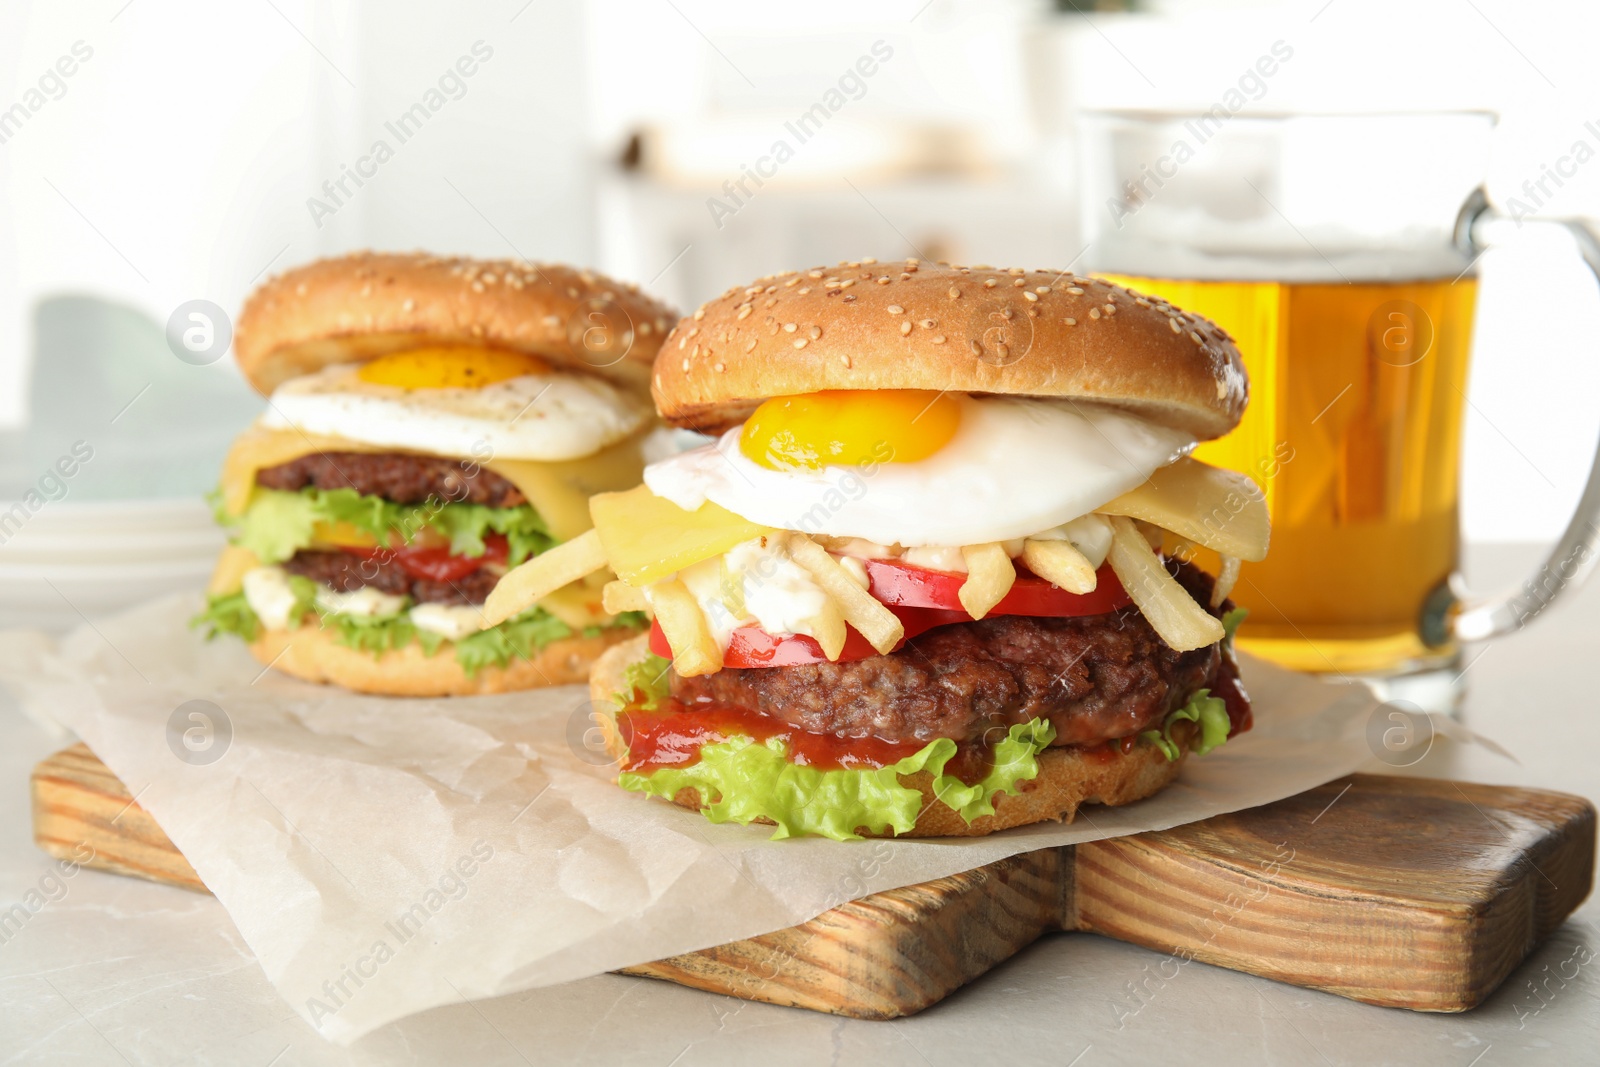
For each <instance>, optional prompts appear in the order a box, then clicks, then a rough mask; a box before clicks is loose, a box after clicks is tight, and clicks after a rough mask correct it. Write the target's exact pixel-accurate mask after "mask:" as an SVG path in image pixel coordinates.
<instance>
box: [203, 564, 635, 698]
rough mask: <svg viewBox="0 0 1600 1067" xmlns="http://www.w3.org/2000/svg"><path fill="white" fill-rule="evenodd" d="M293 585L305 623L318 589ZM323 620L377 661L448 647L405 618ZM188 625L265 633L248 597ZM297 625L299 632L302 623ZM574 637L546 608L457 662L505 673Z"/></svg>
mask: <svg viewBox="0 0 1600 1067" xmlns="http://www.w3.org/2000/svg"><path fill="white" fill-rule="evenodd" d="M289 582H290V585H291V586H292V587H293V588H294V590H295V592H296V594H297V596H298V597H299V598H300V600H301V601H302V604H303V606H302V607H301V608H299V609H297V610H296V611H295V612H294V613H293V617H294V618H295V619H300V618H302V617H303V616H304V615H305V613H306V612H308V611H311V610H313V608H314V606H315V598H316V583H315V582H312V581H311V580H310V579H309V578H303V577H301V576H300V575H291V576H290V578H289ZM302 582H303V583H305V584H304V587H303V588H302V586H301V585H300V583H302ZM318 615H319V617H320V618H321V621H322V625H323V626H327V627H332V628H333V629H334V630H335V631H337V640H338V641H339V643H340V644H342V645H346V646H348V647H350V648H354V649H359V650H361V651H363V652H371V653H372V654H373V655H374V656H381V655H382V654H383V653H385V652H387V651H389V650H390V649H397V648H404V647H405V646H406V645H408V644H410V643H411V642H413V641H415V642H416V643H417V644H419V645H421V646H422V650H423V651H424V652H426V653H427V654H428V655H430V656H431V655H433V654H434V653H435V652H437V651H439V649H440V648H442V647H443V646H444V645H445V644H446V639H445V638H444V637H442V636H440V635H439V634H436V633H432V632H431V631H428V630H423V629H419V628H418V627H417V625H416V624H415V623H413V622H412V621H411V619H410V618H409V617H407V616H406V614H405V613H404V612H401V613H400V614H398V615H386V616H382V617H378V618H361V617H358V616H354V615H335V614H332V613H329V612H322V611H318ZM189 624H190V625H191V626H206V627H208V628H209V632H208V633H207V634H206V637H207V639H208V640H209V639H211V638H213V637H216V636H217V634H221V633H226V634H236V635H238V636H239V637H242V638H244V639H245V640H246V641H253V640H255V638H256V635H257V634H258V633H260V632H261V620H260V619H258V618H257V617H256V613H255V612H254V611H252V610H251V609H250V604H249V603H248V602H247V601H246V600H245V598H244V593H243V592H238V593H231V594H229V595H227V596H213V597H210V598H209V599H208V601H207V604H206V609H205V610H204V611H202V612H201V613H200V614H198V615H196V616H195V617H194V618H193V619H191V620H190V623H189ZM293 625H295V626H298V625H299V623H298V622H296V623H294V624H293ZM612 625H614V626H625V627H628V628H629V629H640V628H641V627H642V626H643V625H644V616H643V615H642V614H640V613H639V612H625V613H624V614H622V615H618V616H617V617H616V620H615V621H614V622H613V624H612ZM602 629H603V627H599V626H588V627H585V628H584V631H583V633H584V636H586V637H592V636H594V635H597V634H599V633H600V632H601V630H602ZM570 636H572V628H571V627H570V626H568V625H567V624H566V623H564V622H562V621H561V620H560V619H558V618H556V617H555V616H554V615H551V614H550V613H549V612H547V611H545V610H544V609H543V608H537V607H536V608H532V609H530V610H529V611H525V612H523V613H522V614H521V615H517V616H514V617H512V618H510V619H507V620H506V621H505V622H503V623H501V624H500V625H498V626H493V627H490V628H489V629H487V630H483V631H480V632H478V633H475V634H469V635H468V636H466V637H463V638H462V639H461V640H460V641H457V642H455V657H456V662H457V663H459V664H461V669H462V670H464V671H465V672H466V673H467V677H469V678H470V677H473V676H474V675H476V674H477V673H478V672H479V671H481V670H483V669H484V668H485V667H488V666H495V667H505V666H507V665H509V664H510V663H511V661H512V660H513V659H517V658H521V659H531V658H533V656H534V655H535V654H536V653H537V652H539V651H540V650H541V649H543V648H544V647H545V646H546V645H548V644H550V643H551V642H552V641H559V640H561V639H562V638H564V637H570Z"/></svg>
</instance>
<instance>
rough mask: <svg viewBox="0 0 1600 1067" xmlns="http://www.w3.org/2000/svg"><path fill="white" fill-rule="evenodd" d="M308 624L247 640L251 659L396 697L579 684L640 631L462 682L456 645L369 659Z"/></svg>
mask: <svg viewBox="0 0 1600 1067" xmlns="http://www.w3.org/2000/svg"><path fill="white" fill-rule="evenodd" d="M306 622H307V624H306V625H304V626H301V627H300V628H299V629H297V630H267V631H264V632H262V633H261V634H259V635H258V636H257V637H256V639H255V640H254V641H251V642H250V646H249V647H250V654H251V655H252V656H254V657H255V658H256V659H257V660H258V661H260V662H261V663H262V664H265V665H266V666H268V667H272V668H273V669H275V670H280V671H282V672H283V673H285V674H289V675H293V676H294V677H296V678H301V679H304V680H305V681H308V682H323V683H328V684H331V685H337V686H343V687H344V688H346V689H353V690H355V691H356V692H358V693H379V694H382V695H384V696H397V697H443V696H477V695H479V694H482V693H510V692H515V691H517V690H520V689H538V688H540V687H541V686H547V685H573V684H577V683H581V682H582V681H583V680H584V679H585V678H587V677H588V675H589V669H590V666H591V665H592V664H593V663H594V662H595V660H596V659H598V658H599V657H600V655H601V654H602V653H603V652H605V651H606V649H608V648H610V647H611V646H613V645H615V644H617V643H618V642H621V641H626V640H628V639H630V638H632V637H633V636H634V635H635V634H637V633H638V632H639V631H637V630H635V629H632V628H629V627H622V626H608V627H606V628H605V629H603V630H601V631H600V632H599V633H597V634H595V635H594V636H593V637H583V636H579V635H575V636H573V637H567V638H563V639H561V640H559V641H552V642H550V643H549V644H547V645H545V646H544V648H542V649H540V650H539V652H538V654H537V655H535V656H534V657H533V658H532V659H514V660H512V661H511V662H510V663H508V664H507V665H506V666H504V667H485V668H484V669H482V670H480V671H478V672H477V673H476V674H474V675H472V676H471V677H468V676H467V672H466V671H464V670H462V669H461V664H460V663H458V662H457V661H456V656H455V646H453V645H451V644H449V643H446V644H444V645H441V646H440V647H439V649H438V651H436V652H434V653H433V654H432V655H429V654H428V653H427V652H424V651H423V649H422V646H421V645H418V644H416V643H415V642H413V643H411V644H408V645H403V646H401V647H400V648H395V649H389V650H387V651H385V652H383V653H381V654H379V655H373V654H372V653H371V652H363V651H362V650H360V649H356V648H351V647H349V646H348V645H342V644H340V643H339V641H338V638H337V635H336V634H335V632H334V631H333V630H330V629H324V628H322V627H319V626H317V625H316V623H315V621H314V618H310V617H308V619H307V621H306Z"/></svg>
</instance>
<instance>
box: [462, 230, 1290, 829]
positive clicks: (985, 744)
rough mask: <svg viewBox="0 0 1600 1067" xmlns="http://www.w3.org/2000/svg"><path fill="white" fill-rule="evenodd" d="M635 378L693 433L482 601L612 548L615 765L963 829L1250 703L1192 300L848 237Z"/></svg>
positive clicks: (1235, 559)
mask: <svg viewBox="0 0 1600 1067" xmlns="http://www.w3.org/2000/svg"><path fill="white" fill-rule="evenodd" d="M652 387H653V392H654V397H655V402H656V405H657V409H658V411H659V413H660V414H661V416H662V417H663V418H664V419H665V420H666V421H667V422H668V423H670V424H672V425H675V426H678V427H683V428H687V429H691V430H698V431H701V432H703V433H706V434H710V435H714V438H715V439H714V440H713V441H712V442H711V443H709V444H706V445H704V446H703V447H700V448H696V449H694V450H691V451H686V452H682V453H679V454H677V455H674V456H671V457H669V458H665V459H662V460H660V461H658V462H655V463H652V464H651V465H650V466H648V467H646V469H645V472H644V478H643V485H641V486H639V487H636V488H634V489H631V490H629V491H627V492H622V493H606V494H600V495H597V496H596V497H594V499H593V500H591V502H590V511H591V514H592V517H593V519H594V529H593V530H592V531H591V532H589V533H587V534H585V535H584V536H583V537H581V538H578V539H575V540H573V541H570V542H568V543H567V544H565V545H562V546H560V547H558V548H556V549H554V550H553V551H551V552H550V553H547V554H546V555H545V556H543V557H539V558H537V559H534V560H532V561H530V562H528V563H525V564H523V565H522V566H521V567H519V568H517V569H516V570H513V571H512V572H511V573H510V574H509V575H508V576H507V577H506V579H505V580H504V581H503V582H502V583H501V584H500V585H499V586H498V587H496V589H495V590H494V592H493V593H491V595H490V597H489V600H488V604H487V605H486V614H487V616H488V618H489V619H491V620H492V619H495V618H499V617H502V616H506V615H507V614H508V613H510V612H515V611H519V610H525V605H527V604H530V603H537V602H539V598H540V597H541V596H544V595H546V594H547V593H548V592H549V591H551V590H556V589H559V588H562V587H564V586H565V585H567V584H568V583H570V582H572V581H574V580H575V579H578V578H581V577H582V576H584V575H587V574H589V573H592V572H602V573H604V572H614V573H615V575H616V578H615V580H614V581H612V582H610V583H609V584H608V585H607V586H606V587H605V588H604V590H603V603H604V606H605V607H607V608H608V609H610V610H616V611H622V610H637V611H646V612H649V613H650V614H651V615H652V616H653V622H652V625H651V629H650V632H649V633H648V634H647V635H641V636H640V637H639V638H636V639H634V640H631V641H629V642H627V643H624V644H621V645H619V646H617V647H616V648H614V649H611V650H610V651H608V652H607V653H606V654H605V655H604V656H602V657H601V658H600V660H599V662H598V663H597V664H596V665H595V669H594V671H593V673H592V675H591V679H590V688H591V693H592V695H593V698H594V703H595V706H596V708H597V709H598V711H597V714H599V716H600V719H601V726H602V729H603V733H604V737H605V742H606V747H607V750H608V751H609V753H610V755H611V756H612V757H613V758H615V759H616V761H617V763H618V768H619V772H620V773H619V774H618V782H619V784H620V785H622V787H623V788H625V789H629V790H633V791H636V792H639V793H643V794H646V795H649V796H654V797H660V798H663V799H666V800H670V801H673V802H675V803H677V804H679V805H682V806H684V807H688V808H693V809H698V810H700V811H702V812H704V813H705V815H706V816H708V817H709V818H710V819H711V820H712V821H715V822H724V821H732V822H739V823H751V822H760V823H770V824H773V825H775V826H776V827H777V829H776V831H775V834H774V836H777V837H789V836H796V835H801V834H820V835H825V836H827V837H832V838H836V839H847V838H852V837H855V836H859V835H865V834H870V835H884V834H896V835H914V836H931V835H973V834H986V833H990V832H993V831H996V830H1001V829H1005V828H1008V827H1013V826H1019V825H1023V824H1026V823H1033V822H1038V821H1041V820H1052V819H1053V820H1061V819H1071V818H1072V817H1073V816H1074V814H1075V813H1076V811H1077V809H1078V807H1079V806H1080V805H1082V804H1085V803H1090V802H1095V803H1101V804H1125V803H1128V802H1131V801H1134V800H1138V799H1140V798H1142V797H1146V796H1149V795H1151V794H1153V793H1155V792H1156V791H1158V790H1160V789H1161V788H1163V787H1164V786H1165V785H1167V784H1168V783H1169V782H1171V781H1172V780H1173V779H1174V778H1175V777H1176V776H1177V775H1178V772H1179V768H1180V767H1181V766H1182V764H1183V761H1184V759H1185V758H1186V757H1187V756H1188V755H1189V754H1195V755H1203V754H1204V753H1206V752H1208V751H1210V750H1211V749H1213V748H1215V747H1216V746H1218V745H1220V744H1222V743H1224V742H1225V741H1226V740H1227V739H1228V738H1229V737H1230V736H1233V735H1234V734H1237V733H1239V732H1240V731H1242V730H1245V729H1248V728H1249V726H1250V723H1251V712H1250V706H1249V702H1248V700H1247V697H1246V694H1245V691H1244V689H1243V688H1242V687H1241V685H1240V683H1239V674H1238V667H1237V664H1236V662H1235V659H1234V655H1233V651H1232V647H1231V645H1232V630H1233V628H1234V627H1235V626H1236V625H1237V624H1238V621H1239V620H1240V618H1241V617H1242V613H1241V612H1239V611H1236V610H1235V609H1234V606H1233V604H1232V602H1231V601H1230V600H1229V593H1230V591H1231V588H1232V586H1233V584H1234V582H1235V580H1236V579H1237V577H1238V574H1239V568H1240V563H1241V561H1242V560H1258V559H1261V558H1262V557H1263V556H1264V555H1265V554H1266V550H1267V540H1268V533H1269V530H1268V520H1267V510H1266V506H1265V501H1264V499H1263V496H1262V493H1261V491H1260V490H1259V489H1258V488H1257V487H1256V485H1255V484H1254V483H1253V482H1251V481H1250V480H1249V479H1248V478H1246V477H1244V476H1242V475H1240V474H1236V473H1233V472H1230V471H1225V470H1219V469H1217V468H1214V467H1210V466H1208V465H1206V464H1205V463H1202V462H1200V461H1198V460H1196V459H1194V458H1192V457H1191V456H1190V452H1191V451H1192V450H1193V449H1194V447H1195V445H1196V444H1197V443H1198V442H1199V441H1201V440H1204V439H1208V438H1214V437H1218V436H1220V435H1222V434H1224V433H1227V432H1228V431H1229V430H1230V429H1231V428H1233V427H1234V426H1235V425H1236V424H1237V423H1238V421H1239V418H1240V416H1241V414H1242V412H1243V410H1244V406H1245V402H1246V398H1247V393H1248V383H1247V379H1246V377H1245V373H1244V371H1243V369H1242V367H1241V363H1240V359H1239V352H1238V350H1237V348H1236V347H1235V345H1234V343H1233V342H1232V340H1231V339H1230V338H1229V337H1228V336H1227V335H1226V334H1225V333H1223V332H1222V331H1221V330H1219V329H1218V328H1217V327H1215V326H1214V325H1212V324H1211V323H1209V322H1207V321H1206V320H1204V319H1202V318H1199V317H1198V316H1195V315H1191V314H1187V313H1185V312H1183V311H1180V310H1178V309H1177V308H1175V307H1172V306H1171V305H1170V304H1168V303H1166V302H1164V301H1162V300H1160V299H1157V298H1155V297H1147V296H1143V295H1141V294H1139V293H1136V292H1134V291H1132V290H1129V289H1126V288H1123V287H1120V286H1117V285H1113V284H1110V283H1107V282H1105V281H1101V280H1097V279H1094V278H1087V277H1078V276H1075V275H1073V274H1071V273H1070V272H1054V271H1025V270H1021V269H1012V270H996V269H991V268H987V267H972V268H967V267H957V266H950V265H947V264H939V265H937V266H933V265H926V264H922V263H919V262H918V261H916V260H910V261H907V262H905V263H904V264H896V265H893V266H888V265H883V264H879V263H877V262H875V261H873V260H862V261H860V262H851V263H843V264H840V265H839V266H837V267H833V268H817V269H815V270H810V271H802V272H798V273H789V274H781V275H774V276H771V277H767V278H763V279H761V280H759V281H757V282H754V283H753V284H751V285H749V286H746V287H740V288H735V289H730V290H729V291H728V292H726V293H724V294H722V296H720V297H718V298H717V299H715V300H712V301H710V302H709V303H707V304H706V305H704V306H703V307H701V308H700V309H699V310H698V311H696V312H695V313H694V315H693V316H692V317H691V318H688V319H685V320H683V321H682V322H680V323H679V324H678V325H677V327H676V328H675V329H674V330H673V332H672V333H671V334H670V335H669V336H668V337H667V338H666V341H665V343H664V344H663V346H662V349H661V352H660V354H659V355H658V356H657V359H656V363H655V368H654V374H653V378H652ZM1205 564H1208V565H1209V568H1210V569H1207V566H1205Z"/></svg>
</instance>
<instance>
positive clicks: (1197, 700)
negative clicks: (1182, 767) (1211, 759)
mask: <svg viewBox="0 0 1600 1067" xmlns="http://www.w3.org/2000/svg"><path fill="white" fill-rule="evenodd" d="M1184 720H1188V721H1189V722H1197V723H1199V724H1200V740H1199V741H1197V742H1195V744H1194V745H1193V751H1194V754H1195V755H1196V756H1204V755H1205V754H1206V753H1207V752H1210V751H1211V750H1212V749H1214V748H1216V747H1217V746H1218V745H1220V744H1222V743H1223V742H1224V741H1226V740H1227V739H1228V731H1229V730H1230V729H1232V723H1231V722H1230V720H1229V719H1228V705H1227V704H1225V703H1223V701H1222V698H1221V697H1214V696H1212V695H1211V690H1209V689H1198V690H1196V691H1195V694H1194V696H1192V697H1190V698H1189V703H1187V704H1185V705H1184V706H1183V707H1181V708H1179V709H1178V710H1176V711H1174V712H1172V713H1170V714H1169V715H1168V716H1167V718H1166V721H1164V722H1163V723H1162V724H1161V729H1159V730H1146V731H1144V732H1143V733H1141V734H1140V735H1139V736H1140V737H1142V738H1144V739H1145V740H1146V741H1148V742H1150V743H1151V744H1152V745H1155V746H1156V747H1157V748H1159V749H1160V750H1161V754H1162V755H1164V756H1166V757H1167V760H1168V761H1169V762H1170V761H1172V760H1175V759H1177V758H1178V757H1179V755H1181V754H1182V753H1181V752H1180V751H1179V749H1178V745H1177V742H1175V741H1173V740H1172V727H1173V725H1174V724H1176V723H1178V722H1182V721H1184Z"/></svg>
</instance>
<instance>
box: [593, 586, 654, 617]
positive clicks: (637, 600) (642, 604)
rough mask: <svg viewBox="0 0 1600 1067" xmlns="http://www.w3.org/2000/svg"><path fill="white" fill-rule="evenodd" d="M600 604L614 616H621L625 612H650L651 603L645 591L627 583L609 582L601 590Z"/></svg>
mask: <svg viewBox="0 0 1600 1067" xmlns="http://www.w3.org/2000/svg"><path fill="white" fill-rule="evenodd" d="M600 604H601V606H602V607H604V608H605V609H606V611H607V612H609V613H610V614H612V615H620V614H622V613H623V612H624V611H649V610H650V601H649V600H648V599H647V598H646V597H645V595H644V590H643V589H637V588H635V587H633V586H631V585H629V584H628V583H627V582H607V583H606V585H605V588H604V589H602V590H600Z"/></svg>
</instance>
